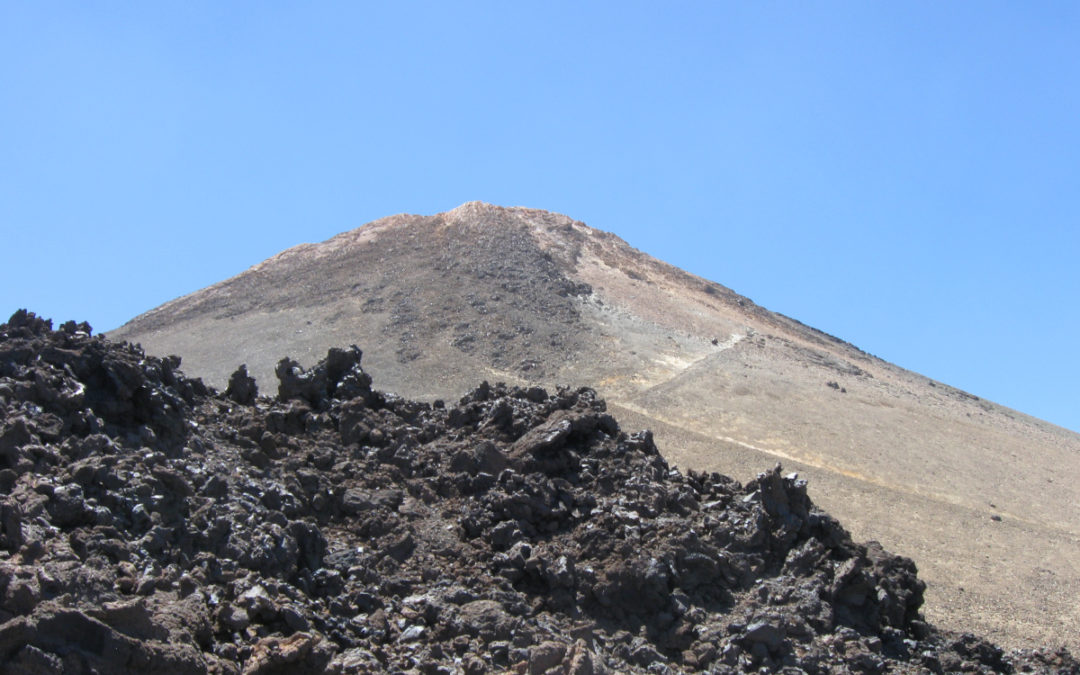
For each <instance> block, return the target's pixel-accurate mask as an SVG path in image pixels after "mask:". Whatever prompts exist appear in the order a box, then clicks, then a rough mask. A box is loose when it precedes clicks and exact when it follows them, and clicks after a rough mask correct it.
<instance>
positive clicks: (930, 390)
mask: <svg viewBox="0 0 1080 675" xmlns="http://www.w3.org/2000/svg"><path fill="white" fill-rule="evenodd" d="M110 337H112V338H114V339H124V340H129V341H132V342H139V343H141V344H142V345H143V347H144V348H146V349H147V350H148V351H149V352H152V353H156V354H178V355H180V356H182V357H183V363H184V370H185V372H187V373H188V374H189V375H192V376H201V377H203V378H205V379H207V380H208V381H209V382H210V383H211V384H213V385H215V386H219V387H224V385H225V382H226V381H227V379H228V376H229V374H230V372H232V370H233V369H234V368H235V366H236V364H237V363H241V362H243V363H246V364H247V367H248V370H249V372H250V373H252V374H253V375H254V376H255V377H256V379H257V381H258V383H259V385H260V386H261V387H263V388H264V389H269V388H270V387H271V386H272V385H271V383H273V382H274V381H275V380H274V377H273V371H274V367H275V364H276V363H277V362H278V361H279V360H280V359H281V358H282V357H284V356H289V357H291V358H293V359H296V360H298V361H299V362H301V363H303V364H313V363H315V362H316V361H317V360H318V358H319V357H321V356H322V355H324V354H325V353H326V352H327V350H328V349H329V348H331V347H339V346H347V345H350V344H356V345H359V346H360V347H362V348H363V350H364V363H365V370H367V371H368V372H369V373H371V374H372V376H373V377H374V378H375V380H376V381H377V382H379V383H380V387H381V388H383V389H387V390H391V391H395V392H397V393H399V394H401V395H403V396H406V397H410V398H420V399H426V400H434V399H457V398H458V397H459V396H461V395H462V394H463V393H465V392H466V391H468V390H469V389H471V388H472V387H474V386H475V385H476V383H477V382H479V381H480V380H482V379H489V380H501V381H505V382H508V383H511V384H518V385H529V384H539V385H546V386H550V385H554V384H568V385H572V386H579V385H588V386H592V387H595V388H596V389H597V390H598V392H599V394H600V395H601V396H603V397H605V398H606V400H607V402H608V406H609V407H610V408H611V409H612V411H613V412H614V413H615V414H616V415H617V416H618V418H619V419H620V420H621V421H622V422H623V424H624V426H628V427H641V428H650V429H652V430H653V431H654V433H655V436H656V439H657V443H658V445H659V446H660V447H661V448H662V450H663V451H664V453H665V456H667V457H668V458H669V459H670V460H671V461H673V462H674V463H676V464H677V465H679V466H680V467H683V468H685V469H690V468H692V469H695V470H709V471H719V472H722V473H725V474H729V475H733V476H735V477H737V478H739V479H742V480H746V479H748V478H750V477H752V476H753V475H754V474H756V473H757V472H758V471H761V470H762V469H765V468H769V467H771V466H772V465H774V464H775V463H777V462H778V461H779V462H782V463H783V465H784V467H785V470H786V471H797V472H799V473H800V474H802V475H803V476H804V477H806V478H807V479H808V480H809V483H810V490H811V492H812V494H813V495H814V499H815V501H816V502H818V503H820V504H821V505H822V506H823V507H824V508H825V509H826V510H827V511H829V512H831V513H833V514H835V515H837V516H838V517H839V518H840V519H841V520H842V521H843V522H844V523H845V524H847V525H848V526H849V527H850V528H851V530H852V532H853V534H854V535H855V536H857V537H858V538H860V539H877V540H879V541H880V542H881V543H882V544H883V545H885V547H886V548H888V549H890V550H893V551H896V552H897V553H900V554H903V555H906V556H910V557H912V558H914V559H915V561H916V562H917V563H918V565H919V567H920V570H921V576H922V577H923V578H924V579H926V580H927V582H928V590H927V593H926V598H927V601H926V606H925V610H926V614H927V618H928V619H930V620H932V621H934V622H936V623H938V624H940V625H942V626H945V627H951V628H955V629H962V630H971V629H975V630H978V631H980V632H982V633H985V634H988V635H990V636H992V637H993V638H994V639H995V640H996V641H998V642H1000V643H1003V644H1007V645H1015V646H1028V645H1031V644H1033V643H1036V642H1038V643H1046V642H1066V643H1068V644H1069V645H1070V647H1073V648H1074V649H1075V648H1078V647H1080V643H1078V642H1077V640H1076V637H1075V636H1076V635H1080V607H1078V606H1077V605H1076V603H1075V598H1076V597H1080V569H1078V568H1077V567H1076V561H1078V560H1080V484H1078V483H1077V482H1076V481H1075V480H1071V479H1070V476H1075V475H1078V474H1080V436H1078V435H1077V434H1075V433H1072V432H1070V431H1067V430H1065V429H1061V428H1059V427H1056V426H1053V425H1051V424H1048V423H1046V422H1043V421H1041V420H1038V419H1035V418H1032V417H1029V416H1026V415H1023V414H1021V413H1018V412H1016V411H1013V410H1010V409H1007V408H1004V407H1002V406H999V405H996V404H994V403H991V402H989V401H986V400H983V399H980V398H978V397H977V396H973V395H971V394H968V393H965V392H962V391H959V390H957V389H954V388H952V387H949V386H947V385H945V384H943V383H940V382H935V381H932V380H929V379H927V378H926V377H923V376H921V375H918V374H916V373H912V372H910V371H907V370H904V369H902V368H899V367H897V366H894V365H892V364H889V363H887V362H884V361H882V360H880V359H877V358H875V357H873V356H871V355H869V354H866V353H864V352H862V351H860V350H859V349H857V348H855V347H854V346H852V345H850V344H848V343H846V342H843V341H841V340H839V339H836V338H834V337H832V336H829V335H826V334H824V333H822V332H820V331H817V330H814V329H812V328H810V327H807V326H805V325H803V324H801V323H799V322H798V321H795V320H793V319H790V318H788V317H785V316H783V315H780V314H776V313H773V312H770V311H768V310H766V309H764V308H762V307H759V306H757V305H755V304H754V303H753V302H751V301H750V300H748V299H747V298H745V297H742V296H740V295H738V294H737V293H735V292H734V291H732V290H731V289H728V288H725V287H724V286H721V285H719V284H717V283H714V282H711V281H708V280H705V279H702V278H700V277H697V276H694V275H692V274H689V273H687V272H684V271H682V270H680V269H678V268H675V267H673V266H671V265H668V264H666V263H664V262H661V261H659V260H656V259H654V258H652V257H650V256H648V255H646V254H644V253H642V252H640V251H637V250H635V249H634V248H632V247H630V246H629V245H628V244H626V243H625V242H624V241H622V240H621V239H619V238H618V237H616V236H614V235H612V234H609V233H605V232H601V231H598V230H595V229H592V228H590V227H588V226H586V225H585V224H584V223H581V222H578V221H575V220H573V219H571V218H568V217H566V216H563V215H558V214H554V213H549V212H546V211H540V210H533V209H525V208H503V207H498V206H492V205H489V204H483V203H480V202H471V203H468V204H464V205H462V206H460V207H458V208H456V209H454V210H452V211H448V212H446V213H441V214H437V215H434V216H416V215H396V216H391V217H388V218H384V219H381V220H377V221H375V222H372V223H369V224H367V225H364V226H363V227H360V228H358V229H355V230H352V231H349V232H345V233H343V234H340V235H338V236H336V237H333V238H331V239H329V240H327V241H325V242H322V243H320V244H303V245H300V246H296V247H294V248H291V249H288V250H287V251H284V252H282V253H280V254H278V255H276V256H274V257H272V258H270V259H268V260H266V261H264V262H262V263H260V264H258V265H256V266H254V267H252V268H251V269H249V270H247V271H245V272H243V273H241V274H239V275H238V276H236V277H233V278H231V279H228V280H226V281H223V282H221V283H218V284H215V285H213V286H210V287H209V288H206V289H203V290H201V291H197V292H195V293H193V294H191V295H188V296H185V297H182V298H179V299H177V300H174V301H172V302H169V303H166V304H165V305H162V306H161V307H159V308H157V309H154V310H151V311H150V312H147V313H146V314H143V315H142V316H139V317H137V318H135V319H133V320H132V321H131V322H129V323H128V324H126V325H124V326H122V327H121V328H119V329H117V330H116V331H113V333H112V334H111V336H110ZM267 393H270V392H269V391H268V392H267Z"/></svg>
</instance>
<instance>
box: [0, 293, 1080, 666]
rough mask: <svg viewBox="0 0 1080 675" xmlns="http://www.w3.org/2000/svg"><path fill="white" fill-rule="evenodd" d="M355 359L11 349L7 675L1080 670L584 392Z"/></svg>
mask: <svg viewBox="0 0 1080 675" xmlns="http://www.w3.org/2000/svg"><path fill="white" fill-rule="evenodd" d="M360 359H361V352H360V350H359V349H357V348H356V347H352V348H350V349H344V350H332V351H331V352H330V354H329V355H328V357H327V359H326V360H324V361H322V362H320V363H319V364H318V365H316V366H315V367H314V368H312V369H311V370H304V369H303V368H302V367H301V366H300V365H299V364H297V363H295V362H294V361H291V360H289V359H284V360H283V361H282V362H281V363H280V364H279V366H278V368H277V372H278V375H279V378H280V383H281V384H280V387H279V390H278V396H277V397H275V398H268V397H257V391H256V389H255V388H254V383H253V382H251V381H250V377H249V376H248V375H247V373H246V371H245V370H244V369H243V367H241V368H240V369H238V371H237V373H236V374H235V375H234V377H233V378H231V379H230V385H229V390H228V392H227V393H226V394H221V395H219V394H218V393H216V392H215V391H213V390H210V389H208V388H207V387H205V386H203V385H202V383H201V382H200V381H198V380H189V379H187V378H185V377H184V376H183V375H182V374H181V373H180V372H179V370H178V366H179V365H180V364H179V360H178V359H176V358H168V359H157V358H153V357H148V356H146V355H145V354H143V352H142V350H141V349H140V348H138V347H137V346H133V345H129V344H126V343H124V344H112V343H110V342H108V341H107V340H104V339H103V338H101V337H93V336H91V334H90V328H89V326H87V325H85V324H74V323H72V322H69V323H66V324H64V325H63V326H61V327H60V329H59V330H53V329H52V326H51V323H50V322H48V321H45V320H42V319H40V318H38V317H36V316H34V315H33V314H31V313H29V312H25V311H20V312H17V313H16V314H15V315H14V316H12V317H11V319H10V320H9V321H8V322H7V323H6V324H3V325H0V664H2V665H0V669H2V670H3V672H8V673H42V672H68V673H93V672H132V673H140V672H141V673H151V672H170V673H171V672H177V673H183V672H192V673H196V672H198V673H202V672H211V673H323V672H330V673H351V672H419V673H486V672H505V671H511V672H518V673H574V674H578V675H581V674H588V673H615V672H619V673H622V672H650V673H679V672H696V671H706V670H707V671H709V672H746V671H751V670H755V671H756V670H759V669H766V670H770V671H776V670H781V669H783V670H784V671H785V672H792V673H795V672H807V673H830V672H845V673H846V672H868V673H877V672H926V671H932V672H946V671H954V670H964V671H970V672H1013V671H1022V672H1027V671H1040V672H1048V671H1058V672H1073V673H1075V672H1080V671H1078V666H1077V663H1076V662H1075V661H1074V660H1073V659H1072V657H1071V656H1070V655H1069V654H1068V653H1067V652H1064V651H1060V652H1056V653H1051V652H1049V651H1045V650H1044V651H1026V652H1014V653H1011V654H1005V653H1004V652H1002V650H1000V649H998V648H996V647H994V646H993V645H991V644H989V643H987V642H985V641H983V640H980V639H978V638H975V637H973V636H970V635H965V636H955V635H947V634H944V633H941V632H938V631H936V630H935V629H934V628H932V627H931V626H928V625H927V624H925V623H924V622H923V621H922V620H921V618H920V614H919V607H920V604H921V602H922V594H923V589H924V586H923V583H922V582H921V581H920V580H919V579H918V577H917V574H916V569H915V565H914V563H912V561H911V560H908V559H906V558H901V557H897V556H894V555H891V554H889V553H887V552H885V551H883V550H882V549H881V547H880V546H877V545H876V544H874V543H870V544H867V545H862V544H857V543H855V542H853V541H852V540H851V538H850V537H849V536H848V534H847V532H846V531H845V530H844V529H843V528H842V527H841V526H840V525H839V524H838V523H837V522H836V521H835V520H833V519H832V518H831V517H829V516H828V515H826V514H825V513H822V512H821V511H819V510H817V509H816V508H815V507H814V506H813V504H812V502H811V501H810V499H809V497H808V496H807V492H806V484H805V482H803V481H801V480H799V479H798V477H797V476H795V475H784V473H783V471H782V470H781V469H780V467H779V466H777V467H775V468H774V469H772V470H769V471H765V472H763V473H761V474H760V475H759V476H758V478H757V479H756V480H753V481H751V482H750V483H749V484H747V485H745V486H743V485H740V484H738V483H736V482H735V481H733V480H730V479H728V478H725V477H724V476H721V475H718V474H709V475H705V474H697V473H693V472H690V473H688V474H682V473H680V472H679V471H678V470H675V469H673V468H672V467H670V466H669V465H668V464H667V462H666V461H665V460H664V458H663V457H662V456H661V454H660V453H659V452H658V450H657V448H656V446H655V445H654V443H653V440H652V436H651V434H650V433H649V432H640V433H635V434H626V433H624V432H622V431H621V430H620V429H619V426H618V424H617V422H616V420H615V419H613V418H612V417H611V416H610V415H608V414H607V413H606V412H605V406H604V403H603V401H601V400H598V399H597V397H596V395H595V393H594V392H593V391H592V390H590V389H579V390H570V389H559V390H558V391H556V392H554V393H549V392H547V391H545V390H543V389H540V388H539V387H532V388H528V389H521V388H511V387H506V386H503V385H496V386H490V385H488V384H486V383H484V384H481V385H480V386H479V387H478V388H476V389H475V390H473V391H472V392H470V393H468V394H467V395H465V396H464V397H463V398H462V399H461V400H460V401H459V402H458V403H457V404H455V405H448V404H445V403H443V402H435V403H434V404H425V403H416V402H411V401H407V400H404V399H401V398H399V397H396V396H394V395H391V394H384V393H380V392H377V391H375V390H373V389H372V388H371V379H370V378H369V377H368V376H367V375H366V374H365V373H364V372H363V370H362V368H361V367H360Z"/></svg>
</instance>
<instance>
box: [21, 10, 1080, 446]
mask: <svg viewBox="0 0 1080 675" xmlns="http://www.w3.org/2000/svg"><path fill="white" fill-rule="evenodd" d="M475 199H479V200H483V201H488V202H493V203H497V204H503V205H523V206H531V207H536V208H544V209H549V210H553V211H559V212H562V213H566V214H568V215H571V216H573V217H575V218H577V219H579V220H583V221H585V222H587V223H588V224H590V225H592V226H594V227H598V228H601V229H604V230H609V231H612V232H615V233H617V234H619V235H620V236H622V237H623V238H624V239H626V240H627V241H629V242H630V243H631V244H632V245H634V246H635V247H637V248H639V249H642V250H644V251H646V252H648V253H650V254H652V255H654V256H656V257H659V258H661V259H664V260H666V261H668V262H671V263H673V264H675V265H678V266H680V267H683V268H685V269H687V270H690V271H692V272H694V273H696V274H699V275H701V276H704V277H707V278H709V279H713V280H715V281H718V282H720V283H722V284H725V285H727V286H729V287H731V288H733V289H735V290H736V291H738V292H740V293H743V294H744V295H747V296H749V297H750V298H752V299H753V300H754V301H756V302H758V303H759V304H762V305H764V306H766V307H768V308H769V309H772V310H775V311H779V312H783V313H785V314H788V315H789V316H793V317H795V318H797V319H799V320H801V321H803V322H804V323H808V324H810V325H813V326H815V327H817V328H820V329H822V330H825V331H827V332H829V333H832V334H834V335H837V336H839V337H842V338H844V339H846V340H849V341H851V342H853V343H854V344H856V345H857V346H859V347H861V348H863V349H865V350H866V351H869V352H871V353H873V354H876V355H878V356H880V357H882V358H885V359H887V360H890V361H893V362H895V363H897V364H899V365H901V366H904V367H906V368H910V369H912V370H915V371H918V372H921V373H923V374H925V375H927V376H929V377H933V378H935V379H938V380H941V381H944V382H947V383H949V384H952V385H955V386H958V387H960V388H962V389H965V390H968V391H970V392H972V393H974V394H977V395H979V396H983V397H985V398H989V399H992V400H995V401H998V402H1000V403H1003V404H1005V405H1008V406H1011V407H1014V408H1017V409H1019V410H1022V411H1024V412H1027V413H1030V414H1033V415H1036V416H1038V417H1043V418H1045V419H1048V420H1050V421H1052V422H1055V423H1057V424H1060V425H1063V426H1066V427H1069V428H1072V429H1080V394H1078V392H1080V387H1078V382H1080V359H1078V358H1077V356H1076V349H1075V347H1074V344H1075V342H1076V336H1077V334H1080V318H1078V312H1077V309H1078V299H1080V274H1078V272H1077V269H1076V265H1075V261H1076V259H1077V256H1078V254H1080V232H1078V230H1080V222H1078V220H1080V218H1078V216H1080V5H1078V4H1076V3H1072V2H1042V3H1015V2H1012V3H1005V2H992V1H990V2H983V1H980V2H949V3H940V2H905V3H855V2H845V3H832V2H822V3H771V2H753V3H745V2H740V3H734V2H732V3H724V2H707V3H656V2H652V3H633V2H618V3H599V2H596V3H578V2H574V3H569V2H566V3H563V2H543V3H533V2H521V3H507V2H491V3H409V2H398V3H381V4H379V5H367V4H362V3H354V2H342V3H334V2H321V3H277V2H258V3H254V2H252V3H222V2H191V1H189V2H182V3H180V2H177V3H166V2H154V3H112V2H80V3H75V2H70V3H63V2H57V3H23V2H11V1H3V0H0V235H2V241H3V249H4V256H3V265H0V314H4V317H6V316H7V315H8V314H10V312H12V311H14V309H16V308H18V307H23V306H25V307H28V308H30V309H31V310H34V311H36V312H38V313H39V314H43V315H45V316H51V317H53V318H54V319H57V320H63V319H66V318H76V319H86V320H89V321H90V322H91V324H92V325H94V326H95V328H97V329H100V330H107V329H111V328H114V327H116V326H118V325H120V324H121V323H123V322H124V321H126V320H127V319H129V318H131V317H133V316H135V315H137V314H139V313H141V312H143V311H146V310H148V309H150V308H152V307H154V306H156V305H158V304H160V303H162V302H165V301H167V300H170V299H172V298H174V297H177V296H179V295H182V294H185V293H188V292H191V291H194V290H196V289H198V288H201V287H203V286H206V285H209V284H211V283H213V282H215V281H219V280H221V279H223V278H226V277H228V276H231V275H233V274H236V273H238V272H240V271H242V270H243V269H245V268H247V267H248V266H250V265H252V264H254V263H257V262H259V261H260V260H263V259H265V258H266V257H268V256H270V255H273V254H274V253H277V252H279V251H281V250H283V249H285V248H287V247H289V246H292V245H294V244H297V243H301V242H305V241H321V240H323V239H326V238H328V237H330V236H332V235H334V234H336V233H338V232H341V231H343V230H348V229H351V228H354V227H357V226H359V225H361V224H363V223H365V222H368V221H370V220H373V219H375V218H379V217H381V216H385V215H389V214H392V213H399V212H412V213H425V214H429V213H435V212H438V211H443V210H446V209H449V208H453V207H454V206H457V205H458V204H461V203H463V202H466V201H471V200H475ZM0 320H2V318H0Z"/></svg>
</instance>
